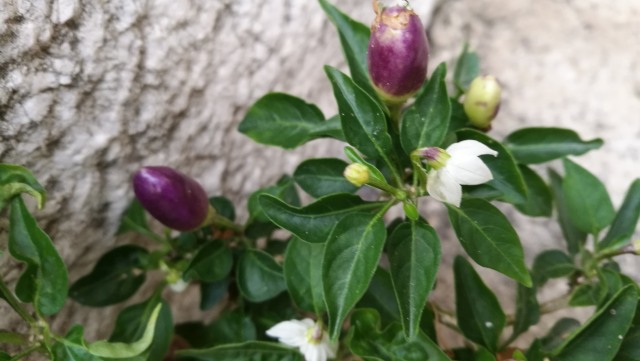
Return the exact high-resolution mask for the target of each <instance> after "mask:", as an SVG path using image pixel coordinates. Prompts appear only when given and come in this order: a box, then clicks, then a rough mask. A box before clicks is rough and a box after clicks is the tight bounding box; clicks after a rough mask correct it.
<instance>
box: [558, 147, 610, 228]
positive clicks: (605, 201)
mask: <svg viewBox="0 0 640 361" xmlns="http://www.w3.org/2000/svg"><path fill="white" fill-rule="evenodd" d="M564 170H565V177H564V180H563V182H562V193H563V195H564V200H565V202H566V206H567V211H568V213H569V219H570V220H571V223H573V224H574V225H575V226H576V227H577V228H578V229H579V230H581V231H582V232H585V233H588V234H596V233H598V232H599V231H600V230H602V229H603V228H605V227H606V226H608V225H609V224H610V223H611V221H612V220H613V218H614V217H615V211H614V209H613V204H612V203H611V199H610V198H609V193H607V190H606V189H605V187H604V185H603V184H602V182H600V180H599V179H598V178H596V177H595V176H594V175H593V174H591V173H589V171H587V170H586V169H584V168H582V167H581V166H579V165H577V164H576V163H574V162H572V161H570V160H568V159H564Z"/></svg>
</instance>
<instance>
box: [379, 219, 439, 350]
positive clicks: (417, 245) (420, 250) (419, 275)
mask: <svg viewBox="0 0 640 361" xmlns="http://www.w3.org/2000/svg"><path fill="white" fill-rule="evenodd" d="M387 254H388V256H389V263H390V267H389V269H390V272H391V279H392V281H393V288H394V290H395V294H396V298H397V301H398V305H399V307H400V315H401V322H402V327H403V329H404V333H405V336H406V337H407V338H412V337H414V336H415V335H416V334H417V333H418V332H419V331H420V320H421V317H422V311H423V310H424V307H425V304H426V301H427V296H428V295H429V293H430V292H431V289H432V288H433V285H434V283H435V280H436V275H437V273H438V267H439V265H440V239H439V238H438V235H437V234H436V232H435V230H434V229H433V227H431V226H429V225H428V224H426V223H424V222H423V221H415V222H405V223H402V224H400V225H399V226H398V227H396V228H395V230H394V231H393V233H392V234H391V236H390V237H389V241H388V242H387Z"/></svg>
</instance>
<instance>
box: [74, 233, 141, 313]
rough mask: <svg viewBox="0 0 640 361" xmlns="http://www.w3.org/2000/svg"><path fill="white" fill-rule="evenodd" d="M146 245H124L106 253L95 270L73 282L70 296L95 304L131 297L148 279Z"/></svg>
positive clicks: (88, 303) (114, 302)
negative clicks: (145, 260)
mask: <svg viewBox="0 0 640 361" xmlns="http://www.w3.org/2000/svg"><path fill="white" fill-rule="evenodd" d="M148 254H149V252H147V250H146V249H144V248H142V247H139V246H134V245H125V246H120V247H116V248H114V249H112V250H111V251H109V252H107V253H105V254H104V255H103V256H102V257H101V258H100V259H99V260H98V262H97V263H96V265H95V266H94V267H93V270H92V271H91V272H90V273H89V274H88V275H86V276H83V277H82V278H80V279H79V280H77V281H76V282H75V283H74V284H72V285H71V288H70V289H69V297H71V298H73V299H74V300H75V301H76V302H78V303H80V304H83V305H86V306H93V307H103V306H108V305H113V304H116V303H118V302H122V301H124V300H126V299H127V298H129V297H131V296H132V295H133V294H134V293H135V292H136V291H137V290H138V288H140V286H142V284H143V283H144V280H145V272H143V271H142V270H143V261H142V260H143V258H145V257H146V256H147V255H148Z"/></svg>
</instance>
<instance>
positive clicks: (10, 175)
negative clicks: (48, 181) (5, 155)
mask: <svg viewBox="0 0 640 361" xmlns="http://www.w3.org/2000/svg"><path fill="white" fill-rule="evenodd" d="M21 193H27V194H29V195H31V196H32V197H33V198H35V199H36V202H37V204H38V208H39V209H40V208H42V207H43V206H44V202H45V200H46V192H45V190H44V188H43V187H42V185H40V183H39V182H38V180H37V179H36V177H34V176H33V173H31V171H29V170H28V169H27V168H25V167H22V166H19V165H15V164H3V163H0V211H1V210H2V209H4V207H5V206H6V205H7V204H9V202H11V199H13V198H14V197H16V196H19V195H20V194H21Z"/></svg>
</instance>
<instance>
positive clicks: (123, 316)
mask: <svg viewBox="0 0 640 361" xmlns="http://www.w3.org/2000/svg"><path fill="white" fill-rule="evenodd" d="M159 305H161V306H160V307H161V308H160V313H159V314H158V319H157V321H156V325H155V329H154V331H153V341H152V342H151V345H150V346H149V347H148V348H147V349H146V350H145V351H144V352H143V353H142V354H143V355H144V357H145V360H149V361H154V360H155V361H160V360H163V359H164V357H165V355H166V353H167V351H168V350H169V345H170V344H171V339H172V337H173V316H172V315H171V307H169V304H167V303H166V302H165V301H163V300H162V299H161V298H160V294H159V293H155V294H154V295H153V296H151V298H149V299H148V300H146V301H144V302H142V303H138V304H135V305H132V306H129V307H127V308H125V309H124V310H122V311H121V312H120V313H119V314H118V318H117V319H116V324H115V327H114V329H113V332H112V333H111V337H110V338H109V342H111V343H113V342H124V343H131V342H135V341H137V340H139V339H141V338H142V337H143V335H144V333H145V330H146V327H147V324H148V323H149V320H150V319H151V316H152V315H153V312H154V310H155V309H156V307H158V306H159Z"/></svg>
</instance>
